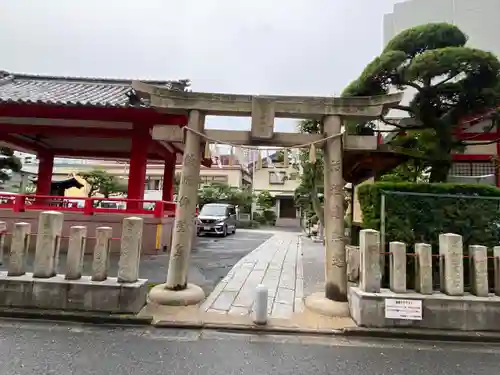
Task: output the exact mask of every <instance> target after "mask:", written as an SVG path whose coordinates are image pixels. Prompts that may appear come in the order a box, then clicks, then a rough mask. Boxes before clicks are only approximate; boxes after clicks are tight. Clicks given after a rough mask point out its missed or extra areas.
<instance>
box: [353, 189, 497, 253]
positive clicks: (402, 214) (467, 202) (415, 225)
mask: <svg viewBox="0 0 500 375" xmlns="http://www.w3.org/2000/svg"><path fill="white" fill-rule="evenodd" d="M382 192H387V194H386V195H385V196H386V198H385V218H386V219H385V233H386V243H388V242H390V241H402V242H405V243H407V244H408V245H409V246H412V245H413V244H414V243H417V242H426V243H430V244H432V245H433V250H434V251H435V252H436V251H437V250H438V249H437V246H436V245H437V244H438V238H439V234H440V233H456V234H460V235H462V236H463V240H464V245H465V246H468V245H484V246H488V247H492V246H496V245H499V244H500V189H498V188H496V187H493V186H488V185H465V184H417V183H391V182H377V183H375V184H365V185H362V186H360V187H359V189H358V199H359V203H360V206H361V211H362V213H363V224H362V226H363V228H372V229H376V230H379V229H380V206H381V195H382ZM391 192H401V193H409V194H397V195H395V194H391ZM411 193H418V194H422V195H417V194H415V195H413V194H411ZM464 196H468V197H470V196H475V197H484V198H472V199H471V198H466V197H464ZM488 198H490V199H488ZM491 198H497V199H491ZM409 249H410V247H409ZM410 251H411V250H410Z"/></svg>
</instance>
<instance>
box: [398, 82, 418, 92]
mask: <svg viewBox="0 0 500 375" xmlns="http://www.w3.org/2000/svg"><path fill="white" fill-rule="evenodd" d="M401 85H402V86H410V87H413V88H414V89H415V90H417V91H418V92H421V91H422V90H423V87H422V86H419V85H417V84H416V83H413V82H401Z"/></svg>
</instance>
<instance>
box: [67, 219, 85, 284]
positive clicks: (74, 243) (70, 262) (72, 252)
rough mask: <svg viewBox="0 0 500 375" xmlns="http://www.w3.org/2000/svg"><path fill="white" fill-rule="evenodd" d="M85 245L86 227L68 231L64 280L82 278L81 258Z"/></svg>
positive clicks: (72, 228)
mask: <svg viewBox="0 0 500 375" xmlns="http://www.w3.org/2000/svg"><path fill="white" fill-rule="evenodd" d="M86 244H87V227H84V226H73V227H71V228H70V230H69V242H68V255H67V259H66V280H78V279H80V278H81V277H82V271H83V256H84V254H85V246H86Z"/></svg>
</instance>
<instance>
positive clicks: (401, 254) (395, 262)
mask: <svg viewBox="0 0 500 375" xmlns="http://www.w3.org/2000/svg"><path fill="white" fill-rule="evenodd" d="M389 252H390V253H391V269H390V285H391V290H392V291H393V292H395V293H405V292H406V244H405V243H403V242H390V243H389Z"/></svg>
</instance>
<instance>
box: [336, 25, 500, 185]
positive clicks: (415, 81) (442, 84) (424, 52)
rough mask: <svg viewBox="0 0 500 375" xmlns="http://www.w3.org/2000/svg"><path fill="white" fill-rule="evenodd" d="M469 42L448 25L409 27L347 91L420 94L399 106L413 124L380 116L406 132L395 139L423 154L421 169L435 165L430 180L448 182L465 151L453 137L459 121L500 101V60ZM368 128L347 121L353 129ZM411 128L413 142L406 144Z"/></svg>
mask: <svg viewBox="0 0 500 375" xmlns="http://www.w3.org/2000/svg"><path fill="white" fill-rule="evenodd" d="M466 42H467V36H466V35H465V34H464V33H463V32H462V31H461V30H460V29H459V28H457V27H456V26H454V25H451V24H447V23H430V24H426V25H421V26H417V27H414V28H410V29H408V30H405V31H403V32H401V33H400V34H399V35H397V36H395V37H394V38H393V39H392V40H391V41H390V42H389V43H388V45H387V47H386V48H385V49H384V51H383V52H382V54H381V55H380V56H378V57H376V58H375V59H374V60H373V61H372V62H371V63H370V64H368V66H367V67H366V68H365V70H364V71H363V72H362V73H361V75H360V77H359V78H358V79H356V80H355V81H353V82H352V83H351V84H350V85H349V86H348V87H347V88H346V89H345V90H344V92H343V93H342V95H343V96H367V95H380V94H387V93H389V92H390V91H391V90H394V89H398V90H404V89H407V88H412V89H413V90H414V91H415V96H414V98H413V99H412V100H411V101H410V103H409V105H407V106H403V105H400V106H398V107H397V108H398V109H400V110H403V111H406V112H407V113H408V116H409V117H410V118H411V119H412V120H413V121H412V123H413V124H412V125H411V126H399V125H398V124H395V123H393V122H390V121H388V120H387V119H385V118H384V117H382V118H381V120H382V121H384V122H386V123H387V124H389V125H392V126H395V127H397V128H400V129H403V130H404V131H405V133H403V135H401V136H398V137H396V140H395V141H394V142H396V143H399V144H402V145H403V146H404V147H407V148H409V149H412V150H416V151H418V152H420V156H421V159H422V160H423V161H424V162H425V165H424V166H418V167H419V168H420V167H423V168H424V169H425V168H430V181H431V182H444V181H446V179H447V176H448V172H449V169H450V165H451V153H452V151H457V150H460V149H463V146H464V145H463V141H461V140H459V139H456V138H455V137H454V127H455V126H457V125H458V124H459V120H460V119H461V118H462V117H464V116H467V115H470V114H476V113H481V112H482V111H484V110H487V109H490V108H492V107H494V106H496V103H497V102H498V100H499V99H500V62H499V61H498V59H497V58H496V57H495V56H494V55H493V54H491V53H489V52H486V51H482V50H478V49H474V48H468V47H465V44H466ZM366 126H367V125H366V124H360V123H359V122H355V121H354V122H353V121H351V122H349V123H348V124H347V128H348V131H349V132H356V131H357V132H359V131H360V129H361V130H362V129H363V128H364V127H366ZM408 130H411V131H412V134H411V136H412V137H413V141H414V142H409V143H408V144H405V143H404V142H403V140H404V138H408V136H409V134H408V133H406V131H408ZM419 133H420V134H423V136H419ZM401 138H403V139H401ZM407 140H408V139H407ZM415 142H416V143H415ZM469 143H470V142H469ZM416 144H418V146H416Z"/></svg>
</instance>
